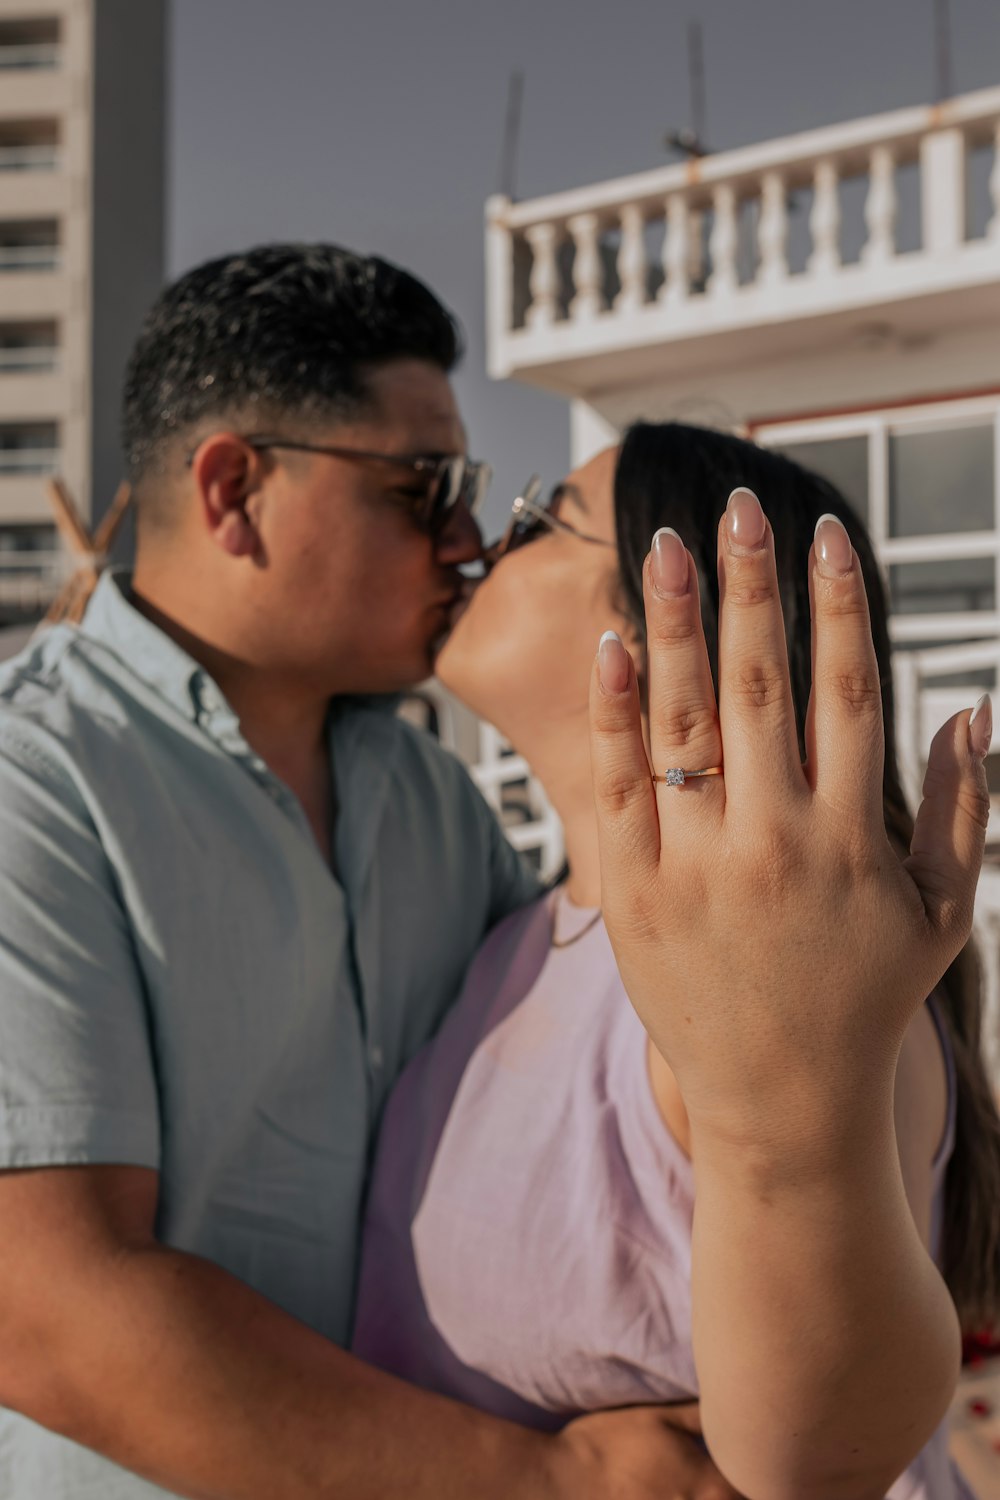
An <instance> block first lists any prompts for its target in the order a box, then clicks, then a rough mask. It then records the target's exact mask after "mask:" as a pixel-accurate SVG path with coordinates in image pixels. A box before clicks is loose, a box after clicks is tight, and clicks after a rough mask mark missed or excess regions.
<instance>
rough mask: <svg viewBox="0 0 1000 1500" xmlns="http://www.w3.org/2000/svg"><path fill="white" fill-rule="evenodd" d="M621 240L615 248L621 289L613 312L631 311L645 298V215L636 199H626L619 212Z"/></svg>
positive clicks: (641, 304)
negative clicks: (616, 248)
mask: <svg viewBox="0 0 1000 1500" xmlns="http://www.w3.org/2000/svg"><path fill="white" fill-rule="evenodd" d="M621 222H622V241H621V245H620V246H619V248H618V279H619V281H620V282H621V291H620V292H619V293H618V296H617V297H616V298H615V312H633V311H634V310H635V309H636V308H637V307H642V306H643V304H644V303H645V301H646V244H645V241H644V239H643V231H644V229H645V227H646V220H645V216H644V214H643V212H642V209H641V208H640V207H639V205H638V204H637V203H626V205H625V207H624V208H623V209H622V213H621Z"/></svg>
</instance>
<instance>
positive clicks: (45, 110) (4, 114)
mask: <svg viewBox="0 0 1000 1500" xmlns="http://www.w3.org/2000/svg"><path fill="white" fill-rule="evenodd" d="M0 50H2V49H0ZM0 80H2V81H3V88H2V89H0V120H37V119H47V118H49V117H50V116H54V115H61V114H64V113H65V112H66V111H67V110H69V109H70V108H71V106H72V104H73V84H72V80H71V78H70V76H69V73H68V72H67V70H66V69H65V68H63V67H48V68H0Z"/></svg>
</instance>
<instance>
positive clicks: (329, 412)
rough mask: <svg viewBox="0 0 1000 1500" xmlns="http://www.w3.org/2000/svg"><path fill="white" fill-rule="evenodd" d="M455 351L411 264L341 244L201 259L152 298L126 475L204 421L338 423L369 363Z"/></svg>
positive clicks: (133, 381)
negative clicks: (404, 266) (393, 262)
mask: <svg viewBox="0 0 1000 1500" xmlns="http://www.w3.org/2000/svg"><path fill="white" fill-rule="evenodd" d="M460 353H461V333H460V330H459V327H458V324H457V322H456V321H455V319H454V318H453V317H452V315H451V313H449V312H448V310H447V309H446V308H445V307H443V306H442V305H441V303H440V302H439V301H438V300H437V298H436V297H435V296H434V294H433V293H432V292H431V291H430V290H429V289H428V288H427V287H426V286H424V284H423V282H421V281H418V280H417V278H416V277H415V276H411V275H410V274H409V272H408V271H404V270H401V269H400V268H399V267H398V266H393V265H390V264H389V262H388V261H384V260H379V259H378V258H377V257H376V256H370V255H356V254H354V253H353V252H352V251H350V250H343V249H341V248H340V247H339V246H338V245H323V244H319V245H262V246H260V247H259V248H257V249H255V250H248V251H246V252H245V253H243V254H240V255H227V256H224V257H223V258H222V259H220V260H212V261H208V262H207V263H206V264H205V265H202V266H196V267H195V269H194V270H192V271H188V272H187V273H186V274H185V275H184V276H182V277H180V279H179V280H177V281H175V282H174V283H173V284H172V285H171V286H168V287H167V288H166V289H165V290H164V291H163V292H162V293H161V294H160V296H159V298H158V299H157V301H156V302H155V303H154V305H153V307H152V308H151V309H150V311H149V313H148V315H147V317H146V320H145V322H144V324H143V327H142V330H141V332H140V334H139V337H138V339H137V341H136V344H135V347H134V348H133V350H132V354H131V357H130V359H129V362H128V368H127V370H126V374H125V392H124V408H123V438H124V445H125V455H126V463H127V471H128V477H129V480H130V482H131V484H132V486H133V489H134V490H136V491H137V492H138V491H140V490H141V488H142V484H143V481H144V480H146V479H147V478H148V477H150V476H152V475H155V474H156V473H157V472H158V471H162V469H163V467H164V461H165V459H166V457H167V454H168V452H169V451H170V450H171V449H173V448H174V446H175V445H176V444H177V442H178V440H179V439H180V438H182V437H183V436H184V435H185V434H187V435H191V434H192V433H193V430H194V429H195V428H196V427H197V426H198V425H199V424H203V423H204V421H205V420H206V419H219V420H223V421H227V420H235V419H241V420H245V419H246V417H247V415H248V414H252V415H253V417H254V419H255V421H259V422H269V423H273V422H275V421H276V420H280V419H281V418H288V417H293V418H297V419H299V421H300V422H306V423H315V422H317V421H327V422H328V421H329V420H330V419H331V418H332V419H334V420H343V419H344V418H346V417H349V416H350V415H352V414H353V413H354V412H356V411H357V410H359V409H360V408H363V407H364V405H365V402H366V398H367V394H368V393H367V388H366V384H365V377H366V373H367V372H368V371H369V370H370V369H371V368H372V367H373V366H377V365H380V364H385V363H386V362H388V361H390V360H395V359H422V360H426V361H427V362H428V363H429V364H433V365H437V366H438V368H439V369H441V370H444V371H445V372H446V373H447V372H448V371H450V370H451V369H452V368H453V366H454V365H455V363H456V361H457V360H458V358H459V355H460Z"/></svg>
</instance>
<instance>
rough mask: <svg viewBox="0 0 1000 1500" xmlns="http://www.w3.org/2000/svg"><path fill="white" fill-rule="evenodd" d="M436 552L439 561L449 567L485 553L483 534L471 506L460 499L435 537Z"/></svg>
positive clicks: (472, 559) (456, 565) (469, 560)
mask: <svg viewBox="0 0 1000 1500" xmlns="http://www.w3.org/2000/svg"><path fill="white" fill-rule="evenodd" d="M434 552H435V555H436V557H437V559H438V561H439V562H442V563H446V564H447V565H448V566H449V567H458V565H459V564H460V563H468V562H476V561H477V560H478V559H479V558H481V557H482V555H483V534H482V532H481V531H480V530H479V525H478V523H477V521H476V519H475V517H474V516H473V514H472V512H471V511H470V510H469V507H468V506H467V505H466V504H465V502H464V501H462V500H459V501H458V502H457V503H456V504H455V505H453V506H452V508H451V510H450V511H449V512H448V514H447V516H446V517H445V519H444V523H443V525H442V526H441V529H440V531H438V532H437V533H436V535H435V537H434Z"/></svg>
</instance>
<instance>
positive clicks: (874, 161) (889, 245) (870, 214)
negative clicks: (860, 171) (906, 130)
mask: <svg viewBox="0 0 1000 1500" xmlns="http://www.w3.org/2000/svg"><path fill="white" fill-rule="evenodd" d="M870 171H871V179H870V182H869V186H868V196H867V198H866V199H865V224H866V226H867V228H868V240H867V243H866V244H865V247H864V249H863V250H862V252H861V259H862V260H863V261H864V263H865V265H868V266H878V265H883V264H884V263H885V262H886V261H889V260H891V259H892V258H893V256H894V255H895V253H896V177H895V172H896V160H895V157H894V156H893V153H892V150H891V149H890V147H888V146H875V147H874V148H873V150H872V154H871V167H870Z"/></svg>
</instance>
